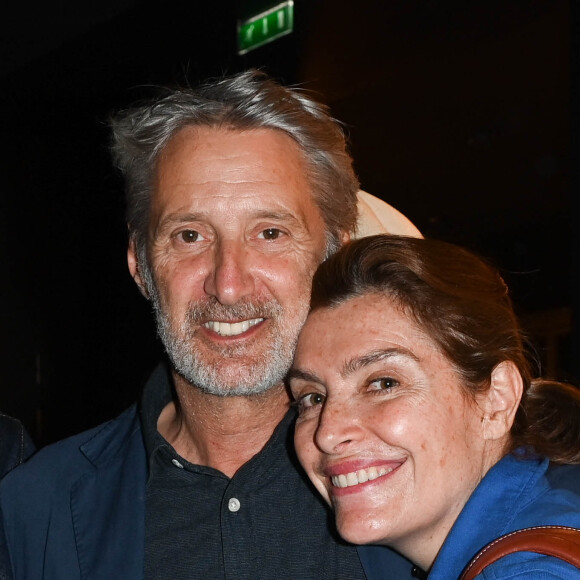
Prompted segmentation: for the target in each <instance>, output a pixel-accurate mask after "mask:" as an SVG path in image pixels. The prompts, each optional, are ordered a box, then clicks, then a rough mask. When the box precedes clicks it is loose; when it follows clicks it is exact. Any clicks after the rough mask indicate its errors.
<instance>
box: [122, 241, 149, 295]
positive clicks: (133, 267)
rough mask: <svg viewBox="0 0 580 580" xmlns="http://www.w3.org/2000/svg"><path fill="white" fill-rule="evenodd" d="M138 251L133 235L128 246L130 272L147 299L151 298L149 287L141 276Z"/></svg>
mask: <svg viewBox="0 0 580 580" xmlns="http://www.w3.org/2000/svg"><path fill="white" fill-rule="evenodd" d="M137 256H138V253H137V248H136V247H135V238H134V237H133V236H131V237H130V238H129V247H128V248H127V264H128V266H129V272H131V276H132V277H133V280H135V283H136V284H137V286H138V288H139V291H140V292H141V294H143V296H145V298H147V300H149V292H147V287H146V285H145V282H144V280H143V277H142V276H141V271H140V268H139V260H138V259H137Z"/></svg>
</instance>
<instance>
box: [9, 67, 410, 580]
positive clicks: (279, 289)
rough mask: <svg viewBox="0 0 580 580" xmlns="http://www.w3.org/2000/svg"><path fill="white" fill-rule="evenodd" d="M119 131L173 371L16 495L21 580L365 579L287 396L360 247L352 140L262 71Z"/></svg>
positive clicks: (16, 482)
mask: <svg viewBox="0 0 580 580" xmlns="http://www.w3.org/2000/svg"><path fill="white" fill-rule="evenodd" d="M112 127H113V133H114V145H113V151H114V155H115V159H116V162H117V165H118V166H119V168H120V169H121V171H122V172H123V174H124V175H125V178H126V182H127V202H128V226H129V250H128V262H129V269H130V271H131V274H132V276H133V278H134V279H135V281H136V283H137V285H138V287H139V289H140V290H141V292H142V293H143V294H144V295H145V296H146V297H147V298H148V299H149V300H151V302H152V305H153V308H154V311H155V316H156V319H157V325H158V330H159V335H160V337H161V339H162V341H163V343H164V345H165V348H166V351H167V354H168V358H169V361H170V364H169V365H168V368H166V367H165V366H161V367H159V368H158V369H157V370H156V371H155V373H154V374H153V376H152V377H151V379H150V380H149V382H148V384H147V385H146V387H145V389H144V393H143V397H142V400H141V402H140V405H139V407H138V409H137V408H136V407H133V408H131V409H129V410H128V411H127V412H126V413H124V414H123V415H121V416H120V417H119V418H118V419H116V420H115V421H112V422H110V423H108V424H106V425H105V426H102V427H99V428H96V429H93V430H92V431H90V432H88V434H87V433H85V434H82V435H79V436H76V437H73V438H71V439H69V440H66V441H64V442H61V443H59V444H57V445H55V446H52V447H50V448H48V449H46V450H43V451H42V452H40V453H39V454H37V456H36V458H35V459H33V460H32V461H31V462H30V463H29V464H28V465H26V466H24V467H22V468H20V469H19V470H18V471H17V472H15V473H14V474H13V475H12V476H11V477H9V478H8V479H7V480H6V481H5V482H4V483H3V486H2V496H1V502H2V503H1V505H2V510H3V512H4V526H5V530H6V536H7V539H8V547H9V550H10V553H11V559H12V565H13V569H14V572H15V578H16V579H17V580H19V579H21V578H27V579H28V578H30V579H33V578H34V579H35V580H37V579H39V578H54V579H58V580H68V579H77V578H103V579H105V578H106V579H112V578H119V579H121V578H123V579H133V578H141V577H143V576H144V577H145V578H147V579H160V578H171V579H172V580H173V579H179V578H235V579H248V580H249V579H252V580H254V579H257V578H268V579H271V578H294V579H295V578H303V579H308V578H313V579H314V578H317V579H318V578H320V579H321V578H327V579H329V580H331V579H332V580H337V579H342V578H344V579H354V578H363V577H364V575H363V572H362V569H361V565H360V562H359V559H358V555H357V552H356V550H355V549H354V548H353V547H351V546H347V545H345V544H344V543H342V542H341V541H340V540H338V539H337V538H336V536H335V535H334V533H333V530H332V529H331V528H329V523H328V514H327V512H326V510H325V508H324V507H323V506H322V504H321V502H320V501H319V500H318V498H317V497H316V496H315V494H314V493H313V491H312V490H311V488H310V486H309V484H308V483H307V482H306V479H305V477H304V475H303V474H302V472H301V471H300V470H299V467H298V465H297V462H296V458H295V455H294V452H293V448H292V441H291V439H292V425H293V419H294V411H293V409H290V403H289V397H288V394H287V391H286V389H285V387H284V383H283V378H284V376H285V374H286V371H287V369H288V368H289V365H290V363H291V361H292V356H293V351H294V346H295V343H296V339H297V336H298V333H299V331H300V328H301V326H302V324H303V322H304V320H305V318H306V315H307V312H308V303H309V292H310V283H311V278H312V275H313V273H314V270H315V269H316V267H317V265H318V264H319V263H320V262H321V261H322V260H323V259H324V257H325V256H326V255H328V254H329V253H330V252H333V251H334V250H336V249H337V248H338V247H339V246H340V244H341V243H343V242H344V241H345V240H347V239H348V238H349V236H351V235H353V234H354V232H355V230H356V225H357V190H358V183H357V180H356V177H355V175H354V172H353V169H352V162H351V159H350V157H349V155H348V153H347V150H346V145H345V139H344V136H343V133H342V131H341V129H340V127H339V125H338V124H337V123H336V122H335V121H334V120H333V119H331V118H330V117H329V116H328V114H327V112H326V110H325V109H324V107H322V106H320V105H318V104H316V103H314V102H313V101H311V100H310V99H308V98H306V97H305V96H304V95H302V94H301V93H299V92H297V91H292V90H289V89H286V88H284V87H281V86H280V85H278V84H277V83H275V82H273V81H272V80H271V79H269V78H268V77H266V76H265V75H264V74H261V73H257V72H247V73H243V74H240V75H236V76H233V77H229V78H225V79H222V80H221V81H218V82H214V83H210V84H207V85H204V86H202V87H200V88H199V89H198V90H196V91H191V90H184V91H174V92H169V93H168V94H167V95H165V96H164V97H161V98H159V99H157V100H155V101H154V102H151V103H148V104H145V105H141V106H138V107H136V108H134V109H130V110H128V111H123V112H121V113H119V115H117V117H116V118H114V119H113V121H112ZM407 225H408V224H407ZM411 227H412V226H411ZM388 568H390V572H391V577H392V578H404V577H405V576H409V574H410V566H408V565H407V563H406V562H403V561H402V560H400V559H398V557H397V556H395V555H393V556H392V558H390V559H389V561H388ZM385 574H386V575H388V574H389V571H388V570H385Z"/></svg>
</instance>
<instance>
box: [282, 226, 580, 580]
mask: <svg viewBox="0 0 580 580" xmlns="http://www.w3.org/2000/svg"><path fill="white" fill-rule="evenodd" d="M289 385H290V388H291V390H292V394H293V396H294V398H295V400H296V401H297V405H298V409H299V417H298V420H297V425H296V434H295V442H296V448H297V451H298V455H299V457H300V461H301V463H302V465H303V466H304V468H305V469H306V471H307V473H308V475H309V477H310V478H311V480H312V482H313V483H314V485H315V486H316V488H317V489H318V491H319V492H320V493H321V494H322V495H323V497H324V498H325V500H326V501H327V502H328V503H330V504H331V505H332V506H333V508H334V510H335V515H336V522H337V526H338V530H339V532H340V533H341V535H342V536H343V537H344V538H345V539H346V540H348V541H350V542H354V543H356V544H384V545H386V546H390V547H391V548H393V549H395V550H397V551H398V552H400V553H401V554H403V555H404V556H406V557H407V558H408V559H410V560H411V561H412V562H414V563H415V564H416V565H417V566H418V567H420V568H421V569H422V570H424V571H429V580H451V579H453V578H457V577H458V576H459V575H460V573H461V571H462V569H463V568H464V567H465V565H466V564H467V563H468V562H469V560H470V559H471V558H472V557H473V556H474V555H475V554H476V553H477V552H478V550H479V549H480V548H482V547H483V546H484V545H486V544H487V543H488V542H489V541H491V540H493V539H495V538H497V537H499V536H500V535H502V534H504V533H506V532H509V531H513V530H516V529H520V528H524V527H528V526H533V525H544V524H559V525H566V526H572V527H580V495H578V494H577V493H574V492H573V491H571V490H567V489H565V487H566V486H569V487H572V488H573V487H575V486H576V487H578V486H580V483H578V484H576V483H575V480H574V478H575V477H576V478H577V477H578V470H577V468H576V467H573V468H550V469H549V464H550V461H552V462H554V463H560V464H574V463H579V462H580V394H579V393H578V391H576V390H575V389H574V388H573V387H570V386H568V385H564V384H560V383H556V382H554V381H542V380H532V371H531V367H530V363H529V362H528V360H527V359H526V356H525V353H524V345H523V339H522V334H521V332H520V330H519V327H518V324H517V321H516V318H515V315H514V312H513V309H512V304H511V301H510V298H509V296H508V293H507V288H506V286H505V284H504V282H503V280H502V279H501V277H500V276H499V275H498V274H497V272H496V271H495V270H494V269H492V268H491V267H489V266H488V265H487V264H485V263H484V262H483V261H481V260H479V259H478V258H476V257H475V256H473V255H472V254H470V253H469V252H467V251H465V250H463V249H461V248H458V247H455V246H452V245H449V244H446V243H443V242H436V241H433V240H421V239H415V238H405V237H397V236H372V237H369V238H363V239H361V240H358V241H356V242H353V243H352V244H349V245H347V246H346V247H345V248H343V250H341V251H340V252H339V253H338V254H337V255H336V256H334V257H333V258H331V259H330V260H328V261H327V262H325V263H324V264H323V265H322V266H321V267H320V269H319V271H318V272H317V274H316V276H315V278H314V283H313V297H312V311H311V314H310V316H309V318H308V320H307V322H306V325H305V327H304V329H303V331H302V334H301V336H300V339H299V342H298V347H297V351H296V357H295V362H294V366H293V369H292V370H291V372H290V375H289ZM570 470H573V473H571V472H570ZM576 481H577V480H576ZM361 550H363V551H364V549H361ZM488 570H490V571H489V572H486V573H485V574H488V575H485V576H482V577H485V578H537V579H539V578H579V577H580V572H579V571H578V570H576V569H574V568H573V567H571V566H570V565H568V564H566V563H563V562H561V561H560V560H557V559H555V558H547V557H545V556H539V555H535V554H531V553H518V554H515V555H512V556H506V557H505V558H503V559H502V560H500V561H499V562H498V563H497V564H495V565H493V567H492V568H490V569H488Z"/></svg>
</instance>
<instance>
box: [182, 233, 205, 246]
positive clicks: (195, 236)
mask: <svg viewBox="0 0 580 580" xmlns="http://www.w3.org/2000/svg"><path fill="white" fill-rule="evenodd" d="M179 237H180V238H181V239H182V240H183V241H184V242H185V243H186V244H192V243H193V242H199V241H200V240H203V237H202V236H201V234H200V233H199V232H196V231H195V230H183V231H182V232H179Z"/></svg>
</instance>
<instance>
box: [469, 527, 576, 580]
mask: <svg viewBox="0 0 580 580" xmlns="http://www.w3.org/2000/svg"><path fill="white" fill-rule="evenodd" d="M513 552H536V553H538V554H545V555H546V556H554V557H555V558H560V559H561V560H564V561H566V562H568V563H569V564H572V565H573V566H576V568H579V569H580V530H577V529H575V528H567V527H565V526H538V527H534V528H525V529H523V530H518V531H516V532H511V533H509V534H506V535H505V536H501V537H500V538H498V539H497V540H494V541H493V542H490V543H489V544H488V545H487V546H485V547H484V548H482V549H481V550H480V552H479V553H478V554H477V556H475V558H473V560H471V562H470V563H469V564H468V566H467V568H465V570H464V572H463V574H462V575H461V577H460V579H459V580H473V579H474V578H475V577H476V576H477V575H478V574H481V572H482V571H483V569H484V568H486V567H487V566H489V565H490V564H493V563H494V562H496V561H497V560H499V559H500V558H503V557H504V556H506V555H507V554H511V553H513Z"/></svg>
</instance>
